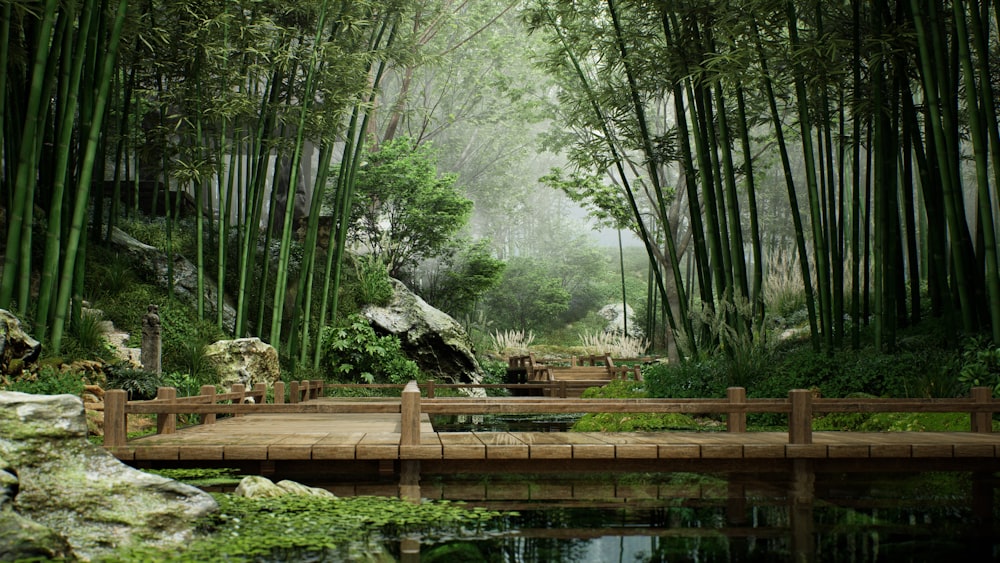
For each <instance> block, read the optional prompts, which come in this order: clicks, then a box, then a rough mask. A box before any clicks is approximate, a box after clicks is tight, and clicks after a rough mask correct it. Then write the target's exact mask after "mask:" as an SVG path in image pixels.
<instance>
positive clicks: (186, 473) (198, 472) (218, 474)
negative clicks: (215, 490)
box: [144, 467, 241, 487]
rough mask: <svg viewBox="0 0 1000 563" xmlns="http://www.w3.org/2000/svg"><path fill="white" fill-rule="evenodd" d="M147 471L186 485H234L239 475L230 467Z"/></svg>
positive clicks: (237, 481) (236, 470)
mask: <svg viewBox="0 0 1000 563" xmlns="http://www.w3.org/2000/svg"><path fill="white" fill-rule="evenodd" d="M144 471H146V472H147V473H153V474H156V475H160V476H162V477H166V478H167V479H173V480H175V481H182V482H184V483H187V484H188V485H193V486H195V487H218V486H223V485H236V484H238V483H239V481H240V479H241V477H240V476H239V470H238V469H232V468H228V467H216V468H207V467H194V468H176V467H175V468H163V469H145V470H144Z"/></svg>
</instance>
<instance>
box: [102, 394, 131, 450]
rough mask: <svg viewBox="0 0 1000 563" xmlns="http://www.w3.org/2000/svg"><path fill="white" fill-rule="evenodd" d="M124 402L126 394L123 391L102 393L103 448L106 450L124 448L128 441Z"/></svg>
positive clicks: (126, 397) (126, 399)
mask: <svg viewBox="0 0 1000 563" xmlns="http://www.w3.org/2000/svg"><path fill="white" fill-rule="evenodd" d="M126 401H128V394H127V393H126V392H125V390H124V389H108V390H107V392H105V393H104V447H106V448H114V447H120V446H124V445H125V441H126V440H127V439H128V434H127V432H128V426H127V422H126V421H127V418H126V416H127V415H126V414H125V403H126Z"/></svg>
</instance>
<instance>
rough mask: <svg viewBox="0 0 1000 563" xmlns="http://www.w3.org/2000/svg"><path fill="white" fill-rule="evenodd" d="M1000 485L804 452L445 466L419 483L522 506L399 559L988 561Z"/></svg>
mask: <svg viewBox="0 0 1000 563" xmlns="http://www.w3.org/2000/svg"><path fill="white" fill-rule="evenodd" d="M996 483H997V479H996V476H995V475H992V474H977V475H971V474H961V473H926V474H886V475H880V474H835V475H831V474H813V472H812V471H811V467H809V466H808V462H803V465H802V466H800V467H797V468H796V471H795V472H794V473H793V474H791V475H789V474H785V475H780V474H771V475H730V476H728V477H727V476H725V475H716V476H705V475H693V474H673V475H669V474H665V475H642V476H636V475H605V476H600V477H598V476H594V475H581V476H579V477H573V476H560V477H559V478H558V479H552V478H551V477H548V478H544V477H537V478H534V477H532V476H520V478H516V479H515V478H511V479H502V478H496V477H491V478H489V479H486V478H483V477H482V476H475V477H472V476H470V477H469V478H468V479H462V478H461V477H452V476H449V477H448V479H447V480H430V481H429V482H428V483H425V484H424V486H423V488H422V490H423V491H424V493H425V494H424V496H425V497H426V496H432V497H433V498H451V499H462V500H466V501H468V502H469V504H470V505H473V506H486V507H489V508H492V509H502V510H514V511H517V512H518V515H517V516H511V517H509V518H507V519H506V520H504V521H503V522H502V523H501V524H500V525H499V526H498V527H497V528H496V529H493V530H491V531H490V532H489V533H488V534H484V535H483V536H481V537H478V538H476V539H474V540H468V539H463V540H461V541H453V542H441V543H434V544H428V543H421V542H420V540H419V538H408V539H406V541H404V542H400V543H399V544H397V545H396V546H395V548H394V549H395V555H396V556H397V557H398V558H399V559H400V560H401V561H423V562H427V561H431V562H433V561H448V563H459V562H463V561H486V562H504V563H506V562H536V561H538V562H542V561H545V562H548V561H563V562H601V563H609V562H614V561H619V562H624V561H629V562H640V561H641V562H661V561H671V562H675V561H702V562H715V561H806V562H808V561H823V562H825V561H832V562H841V561H845V562H867V561H949V560H953V561H961V560H962V559H965V560H966V561H969V562H972V561H994V560H998V558H1000V533H998V528H997V522H998V520H997V514H998V507H997V505H996V495H995V494H994V490H995V487H996ZM559 491H562V494H560V493H559ZM602 491H603V492H602ZM428 493H429V495H428Z"/></svg>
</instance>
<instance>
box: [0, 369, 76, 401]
mask: <svg viewBox="0 0 1000 563" xmlns="http://www.w3.org/2000/svg"><path fill="white" fill-rule="evenodd" d="M83 387H84V383H83V375H82V374H80V373H76V372H72V371H62V370H60V369H58V368H56V367H52V366H44V367H42V368H40V369H39V370H38V372H37V373H32V374H28V375H25V376H23V377H21V378H19V379H16V380H14V381H13V382H11V384H10V385H9V386H8V387H7V390H8V391H19V392H21V393H32V394H34V395H62V394H69V395H76V396H80V394H81V393H83Z"/></svg>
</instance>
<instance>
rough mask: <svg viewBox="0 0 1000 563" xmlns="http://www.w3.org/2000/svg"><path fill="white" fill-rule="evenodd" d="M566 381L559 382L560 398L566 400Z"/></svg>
mask: <svg viewBox="0 0 1000 563" xmlns="http://www.w3.org/2000/svg"><path fill="white" fill-rule="evenodd" d="M567 396H568V395H567V389H566V380H565V379H563V380H560V381H559V398H560V399H565V398H566V397H567Z"/></svg>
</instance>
